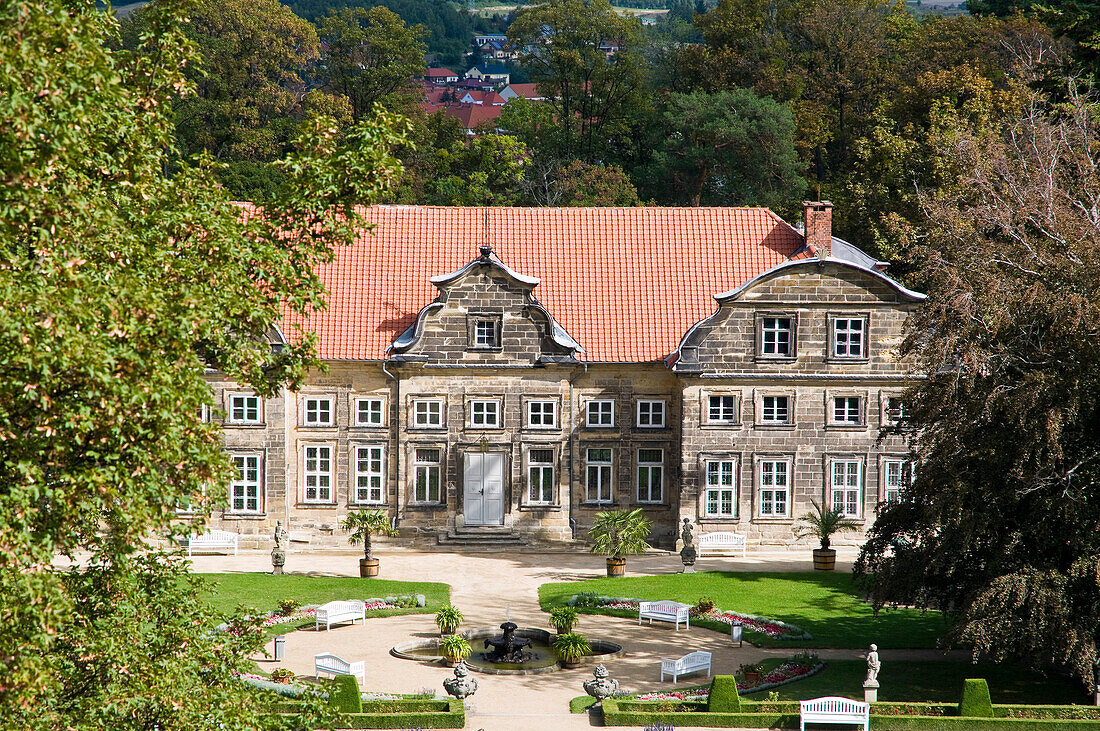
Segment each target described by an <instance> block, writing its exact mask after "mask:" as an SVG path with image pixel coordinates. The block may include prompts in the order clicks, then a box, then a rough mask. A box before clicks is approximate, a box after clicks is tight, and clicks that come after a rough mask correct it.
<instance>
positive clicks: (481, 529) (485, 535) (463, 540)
mask: <svg viewBox="0 0 1100 731" xmlns="http://www.w3.org/2000/svg"><path fill="white" fill-rule="evenodd" d="M436 540H437V542H438V543H439V545H441V546H526V545H527V539H526V538H525V537H524V536H523V535H522V534H520V533H518V532H517V531H516V530H515V529H513V528H509V527H507V526H502V525H500V526H498V525H466V526H461V527H458V528H450V529H448V530H447V532H446V533H442V532H441V533H439V535H438V537H437V539H436Z"/></svg>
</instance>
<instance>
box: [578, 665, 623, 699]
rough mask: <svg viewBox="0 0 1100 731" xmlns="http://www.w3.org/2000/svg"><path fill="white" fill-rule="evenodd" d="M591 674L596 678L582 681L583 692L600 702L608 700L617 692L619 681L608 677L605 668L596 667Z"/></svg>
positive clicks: (601, 666)
mask: <svg viewBox="0 0 1100 731" xmlns="http://www.w3.org/2000/svg"><path fill="white" fill-rule="evenodd" d="M592 674H593V675H595V676H596V677H595V678H593V679H592V680H586V681H584V683H582V684H581V685H582V687H584V692H585V693H587V694H588V695H590V696H592V697H593V698H595V699H596V700H597V701H602V700H603V699H604V698H610V697H611V696H613V695H615V693H616V692H617V691H618V690H619V681H617V680H615V679H613V678H610V677H608V676H609V675H610V673H608V672H607V668H605V667H604V666H603V665H597V666H596V669H595V670H593V671H592Z"/></svg>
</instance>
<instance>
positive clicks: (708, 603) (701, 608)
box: [690, 596, 714, 617]
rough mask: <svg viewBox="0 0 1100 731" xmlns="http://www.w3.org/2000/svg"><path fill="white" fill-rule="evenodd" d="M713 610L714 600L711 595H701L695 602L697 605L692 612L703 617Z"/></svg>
mask: <svg viewBox="0 0 1100 731" xmlns="http://www.w3.org/2000/svg"><path fill="white" fill-rule="evenodd" d="M713 611H714V600H713V599H711V598H710V597H709V596H701V597H699V601H697V602H695V606H694V607H692V608H691V610H690V613H691V616H693V617H701V616H703V615H706V614H710V613H711V612H713Z"/></svg>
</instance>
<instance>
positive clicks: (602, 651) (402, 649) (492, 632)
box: [390, 627, 623, 675]
mask: <svg viewBox="0 0 1100 731" xmlns="http://www.w3.org/2000/svg"><path fill="white" fill-rule="evenodd" d="M460 634H461V635H462V636H463V637H465V638H466V639H467V640H469V642H470V644H471V645H472V646H473V648H474V651H473V653H472V654H471V655H470V657H468V658H466V666H467V667H468V668H470V670H473V671H474V672H478V673H487V674H490V675H539V674H541V673H553V672H557V671H558V670H563V669H564V668H562V667H560V666H559V665H558V655H557V653H556V652H554V648H553V645H552V644H551V643H552V642H553V641H554V639H553V638H554V635H552V634H551V633H550V632H547V631H546V630H544V629H538V628H536V627H523V628H520V629H517V630H516V636H517V637H523V638H525V639H529V640H531V646H530V650H531V651H532V652H533V653H534V654H535V655H536V656H537V657H536V659H534V660H531V661H528V662H525V663H523V664H514V663H494V662H489V661H487V660H484V659H482V657H481V654H482V653H483V652H488V650H486V649H484V648H483V645H484V642H485V640H486V638H491V637H497V636H498V635H500V630H499V629H497V628H495V627H476V628H474V629H470V630H467V631H465V632H461V633H460ZM588 644H589V645H591V646H592V654H591V655H586V656H585V657H583V658H582V659H581V666H582V667H583V666H585V665H595V664H598V663H601V662H604V661H605V660H608V659H610V658H613V657H621V656H622V654H623V646H622V645H619V644H617V643H615V642H608V641H607V640H594V639H589V640H588ZM390 654H391V655H393V656H394V657H400V658H403V659H405V660H420V661H422V662H437V663H440V664H442V662H443V653H442V652H440V650H439V640H438V639H437V638H434V637H433V638H430V639H424V640H410V641H409V642H402V643H401V644H399V645H395V646H394V647H392V648H390Z"/></svg>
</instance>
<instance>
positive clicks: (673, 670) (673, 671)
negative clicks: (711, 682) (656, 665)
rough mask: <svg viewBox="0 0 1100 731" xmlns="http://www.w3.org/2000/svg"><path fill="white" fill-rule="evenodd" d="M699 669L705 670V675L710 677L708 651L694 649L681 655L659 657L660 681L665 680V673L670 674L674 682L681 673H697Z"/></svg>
mask: <svg viewBox="0 0 1100 731" xmlns="http://www.w3.org/2000/svg"><path fill="white" fill-rule="evenodd" d="M700 670H706V671H707V677H708V678H709V677H710V653H709V652H704V651H703V650H696V651H695V652H689V653H688V654H686V655H684V656H683V657H678V658H671V657H662V658H661V682H662V683H663V682H665V675H666V674H668V675H671V676H672V682H673V683H675V682H676V679H677V678H678V677H679V676H681V675H687V674H688V673H697V672H699V671H700Z"/></svg>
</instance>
